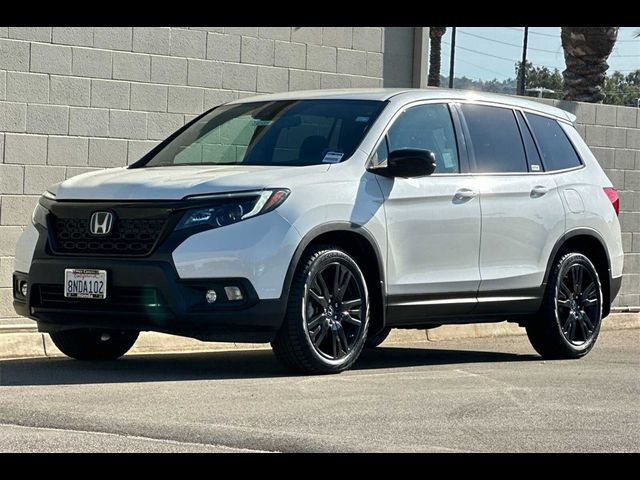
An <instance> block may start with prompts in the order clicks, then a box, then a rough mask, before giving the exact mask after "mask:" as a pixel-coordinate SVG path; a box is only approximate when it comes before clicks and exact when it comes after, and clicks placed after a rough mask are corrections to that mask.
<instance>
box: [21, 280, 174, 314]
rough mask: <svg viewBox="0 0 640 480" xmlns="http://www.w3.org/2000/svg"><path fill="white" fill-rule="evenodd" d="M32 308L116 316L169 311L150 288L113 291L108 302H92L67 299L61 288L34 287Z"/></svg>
mask: <svg viewBox="0 0 640 480" xmlns="http://www.w3.org/2000/svg"><path fill="white" fill-rule="evenodd" d="M32 288H33V289H34V290H35V291H34V293H33V294H32V302H33V304H34V305H33V306H35V307H40V308H51V309H64V310H90V309H93V308H96V307H97V308H100V310H103V311H104V310H108V311H113V312H141V313H150V312H158V311H161V310H162V309H163V308H165V307H166V304H165V301H164V298H163V297H162V294H161V293H160V292H159V291H158V290H157V289H155V288H150V287H110V288H107V298H106V299H104V300H92V299H83V298H66V297H65V296H64V291H63V286H62V285H34V286H33V287H32Z"/></svg>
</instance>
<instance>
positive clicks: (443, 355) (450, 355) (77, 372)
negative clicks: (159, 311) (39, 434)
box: [0, 347, 539, 388]
mask: <svg viewBox="0 0 640 480" xmlns="http://www.w3.org/2000/svg"><path fill="white" fill-rule="evenodd" d="M531 360H539V357H537V356H536V355H528V354H523V355H519V354H514V353H502V352H486V351H471V350H449V349H429V348H411V347H408V348H398V347H378V348H376V349H375V350H367V351H364V352H363V353H362V355H361V357H360V358H359V359H358V361H357V362H356V364H355V365H354V367H353V368H352V370H355V371H358V370H379V369H393V368H404V367H415V366H440V365H453V364H470V363H487V362H514V361H531ZM291 376H296V374H292V373H291V372H290V371H288V370H287V369H285V368H284V367H283V366H282V365H281V364H280V363H279V362H278V361H277V360H276V358H275V356H274V355H273V352H272V351H271V350H253V351H223V352H198V353H180V354H143V355H128V356H125V357H123V358H121V359H119V360H116V361H110V362H80V361H77V360H72V359H69V358H66V357H64V358H38V359H21V360H5V361H0V388H1V387H3V386H36V385H75V384H104V383H129V382H133V383H138V382H167V381H188V380H223V379H252V378H278V377H291ZM297 376H299V375H297Z"/></svg>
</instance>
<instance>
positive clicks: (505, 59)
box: [442, 40, 560, 70]
mask: <svg viewBox="0 0 640 480" xmlns="http://www.w3.org/2000/svg"><path fill="white" fill-rule="evenodd" d="M442 43H443V44H445V45H449V42H445V41H444V40H443V41H442ZM456 49H459V50H464V51H467V52H471V53H475V54H478V55H484V56H486V57H491V58H496V59H498V60H504V61H507V62H511V63H513V64H516V63H517V62H518V60H514V59H513V58H506V57H500V56H498V55H492V54H490V53H485V52H480V51H478V50H473V49H471V48H466V47H461V46H459V45H456ZM532 65H533V66H535V67H546V68H551V69H557V70H560V67H554V66H551V65H544V64H541V63H540V64H538V63H535V64H534V63H532Z"/></svg>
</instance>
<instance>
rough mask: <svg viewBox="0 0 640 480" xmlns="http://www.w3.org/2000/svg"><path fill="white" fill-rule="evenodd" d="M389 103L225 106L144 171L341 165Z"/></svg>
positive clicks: (183, 135)
mask: <svg viewBox="0 0 640 480" xmlns="http://www.w3.org/2000/svg"><path fill="white" fill-rule="evenodd" d="M385 105H386V103H385V102H379V101H370V100H293V101H275V102H252V103H241V104H236V105H223V106H221V107H218V108H216V109H215V110H213V111H211V112H210V113H208V114H207V115H205V116H203V117H202V118H201V119H199V120H198V121H197V122H195V123H194V124H192V125H191V126H189V127H188V128H187V129H186V130H185V131H183V132H182V133H180V134H179V135H178V136H177V137H176V138H174V139H173V140H172V141H171V142H170V143H168V144H167V145H166V146H165V147H164V148H163V149H162V150H160V151H159V152H158V153H157V154H156V155H155V156H154V157H152V158H151V159H150V160H149V161H148V162H147V163H146V165H145V166H147V167H159V166H170V165H286V166H304V165H315V164H319V163H338V162H340V161H342V160H346V159H347V158H348V157H349V156H351V155H352V154H353V152H354V151H355V149H356V148H357V146H358V145H359V144H360V142H361V141H362V138H363V137H364V135H365V133H366V132H367V131H368V130H369V128H370V127H371V125H372V124H373V122H374V121H375V120H376V118H377V117H378V115H379V113H380V112H381V111H382V109H383V108H384V106H385Z"/></svg>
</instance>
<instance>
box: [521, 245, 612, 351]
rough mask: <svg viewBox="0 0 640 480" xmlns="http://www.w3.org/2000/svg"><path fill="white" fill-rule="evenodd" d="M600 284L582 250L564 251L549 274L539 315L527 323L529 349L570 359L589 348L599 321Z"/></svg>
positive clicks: (601, 296) (598, 329)
mask: <svg viewBox="0 0 640 480" xmlns="http://www.w3.org/2000/svg"><path fill="white" fill-rule="evenodd" d="M602 299H603V295H602V284H601V283H600V278H599V276H598V272H597V271H596V269H595V267H594V266H593V263H591V261H590V260H589V259H588V258H587V257H586V256H585V255H583V254H582V253H579V252H565V253H563V254H561V255H560V258H559V260H558V261H557V262H556V264H555V265H554V268H553V270H552V272H551V275H550V277H549V282H548V284H547V288H546V291H545V296H544V300H543V304H542V308H541V310H540V315H539V318H534V319H532V320H531V321H529V322H528V323H527V326H526V330H527V335H528V336H529V341H530V342H531V345H532V346H533V348H534V349H535V350H536V351H537V352H538V353H539V354H540V355H541V356H542V357H543V358H547V359H573V358H580V357H583V356H585V355H586V354H587V353H589V352H590V351H591V349H592V348H593V346H594V345H595V343H596V340H597V338H598V334H599V333H600V325H601V323H602Z"/></svg>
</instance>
